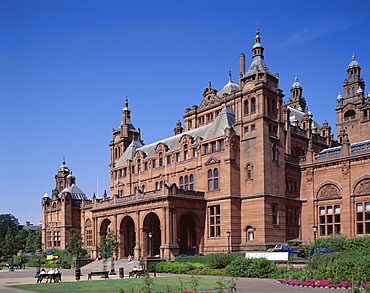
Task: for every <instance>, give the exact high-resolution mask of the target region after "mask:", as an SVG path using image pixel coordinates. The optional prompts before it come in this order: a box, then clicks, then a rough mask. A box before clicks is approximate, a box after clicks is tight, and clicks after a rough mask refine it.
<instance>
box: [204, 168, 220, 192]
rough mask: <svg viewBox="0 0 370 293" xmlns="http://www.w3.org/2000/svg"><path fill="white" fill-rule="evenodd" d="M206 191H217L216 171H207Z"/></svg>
mask: <svg viewBox="0 0 370 293" xmlns="http://www.w3.org/2000/svg"><path fill="white" fill-rule="evenodd" d="M207 177H208V191H212V190H218V189H219V186H218V169H217V168H215V169H213V170H212V169H209V170H208V176H207Z"/></svg>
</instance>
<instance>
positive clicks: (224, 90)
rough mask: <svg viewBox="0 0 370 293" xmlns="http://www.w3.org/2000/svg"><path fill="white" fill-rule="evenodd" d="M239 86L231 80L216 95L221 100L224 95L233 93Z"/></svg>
mask: <svg viewBox="0 0 370 293" xmlns="http://www.w3.org/2000/svg"><path fill="white" fill-rule="evenodd" d="M238 90H239V85H238V84H236V83H235V82H232V81H231V80H230V81H229V82H228V83H227V84H225V86H224V87H223V88H222V89H221V90H220V91H219V92H218V93H217V95H218V96H219V97H220V98H222V96H223V95H224V94H231V93H232V92H233V91H238Z"/></svg>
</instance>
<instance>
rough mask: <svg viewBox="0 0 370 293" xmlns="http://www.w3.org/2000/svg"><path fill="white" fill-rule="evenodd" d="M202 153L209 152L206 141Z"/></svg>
mask: <svg viewBox="0 0 370 293" xmlns="http://www.w3.org/2000/svg"><path fill="white" fill-rule="evenodd" d="M204 153H205V154H208V153H209V151H208V143H206V144H205V145H204Z"/></svg>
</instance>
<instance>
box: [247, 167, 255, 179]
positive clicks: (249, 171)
mask: <svg viewBox="0 0 370 293" xmlns="http://www.w3.org/2000/svg"><path fill="white" fill-rule="evenodd" d="M246 169H247V180H252V179H253V176H252V175H253V174H252V166H251V165H250V164H248V165H247V168H246Z"/></svg>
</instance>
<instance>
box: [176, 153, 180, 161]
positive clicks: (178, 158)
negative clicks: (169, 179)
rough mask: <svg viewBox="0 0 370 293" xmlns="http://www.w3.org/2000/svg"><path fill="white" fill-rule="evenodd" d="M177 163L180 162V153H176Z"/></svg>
mask: <svg viewBox="0 0 370 293" xmlns="http://www.w3.org/2000/svg"><path fill="white" fill-rule="evenodd" d="M176 162H180V153H176Z"/></svg>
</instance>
